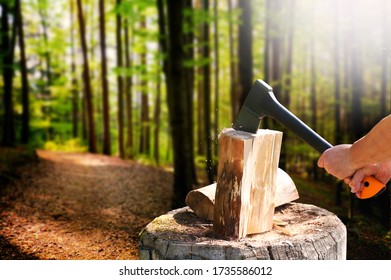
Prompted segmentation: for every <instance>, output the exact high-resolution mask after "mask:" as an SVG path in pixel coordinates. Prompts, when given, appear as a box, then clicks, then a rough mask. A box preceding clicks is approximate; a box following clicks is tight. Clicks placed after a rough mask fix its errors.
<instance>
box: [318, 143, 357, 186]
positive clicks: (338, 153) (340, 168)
mask: <svg viewBox="0 0 391 280" xmlns="http://www.w3.org/2000/svg"><path fill="white" fill-rule="evenodd" d="M351 146H352V145H350V144H342V145H337V146H334V147H332V148H330V149H327V150H326V151H325V152H324V153H323V154H322V155H321V156H320V158H319V160H318V166H319V167H321V168H324V169H325V170H326V171H327V172H328V173H329V174H331V175H333V176H335V177H337V178H338V179H345V178H349V177H351V176H352V175H353V174H354V173H355V172H356V168H355V167H354V166H353V164H352V162H351V160H350V147H351Z"/></svg>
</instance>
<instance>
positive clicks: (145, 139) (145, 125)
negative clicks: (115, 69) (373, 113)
mask: <svg viewBox="0 0 391 280" xmlns="http://www.w3.org/2000/svg"><path fill="white" fill-rule="evenodd" d="M146 28H147V24H146V19H145V17H142V18H141V22H140V30H146ZM141 65H142V66H143V70H142V73H141V133H140V153H145V154H147V155H149V154H150V150H151V142H150V141H151V124H150V119H149V105H148V103H149V96H148V77H147V75H148V72H147V46H146V45H145V46H144V50H143V52H142V54H141Z"/></svg>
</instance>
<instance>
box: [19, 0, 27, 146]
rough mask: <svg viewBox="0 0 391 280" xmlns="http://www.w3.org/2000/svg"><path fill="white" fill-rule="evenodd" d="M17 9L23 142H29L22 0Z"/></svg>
mask: <svg viewBox="0 0 391 280" xmlns="http://www.w3.org/2000/svg"><path fill="white" fill-rule="evenodd" d="M15 5H16V9H17V17H16V18H17V20H18V22H17V25H18V31H19V32H18V36H19V48H20V72H21V78H22V132H21V142H22V143H23V144H27V143H28V142H29V139H30V109H29V106H30V105H29V104H30V102H29V82H28V75H27V66H26V48H25V43H24V30H23V17H22V7H21V3H20V0H16V1H15Z"/></svg>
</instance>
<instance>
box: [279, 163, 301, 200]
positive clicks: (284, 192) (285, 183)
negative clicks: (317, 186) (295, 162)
mask: <svg viewBox="0 0 391 280" xmlns="http://www.w3.org/2000/svg"><path fill="white" fill-rule="evenodd" d="M298 198H299V192H298V191H297V188H296V185H295V182H293V180H292V178H291V176H289V175H288V173H286V172H285V171H284V170H282V169H281V168H278V170H277V178H276V194H275V196H274V202H275V204H276V207H278V206H281V205H284V204H285V203H289V202H292V201H294V200H296V199H298Z"/></svg>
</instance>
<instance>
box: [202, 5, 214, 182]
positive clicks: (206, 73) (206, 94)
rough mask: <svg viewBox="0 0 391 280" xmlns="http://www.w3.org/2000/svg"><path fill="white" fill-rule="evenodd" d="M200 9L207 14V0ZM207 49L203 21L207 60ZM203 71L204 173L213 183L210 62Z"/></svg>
mask: <svg viewBox="0 0 391 280" xmlns="http://www.w3.org/2000/svg"><path fill="white" fill-rule="evenodd" d="M202 9H203V11H204V13H205V15H208V14H209V0H203V2H202ZM209 53H210V49H209V23H208V22H207V21H205V22H203V48H202V58H203V59H204V60H207V59H209V58H210V54H209ZM202 73H203V81H204V83H203V101H204V104H203V105H204V110H203V111H204V130H205V131H204V137H205V138H204V142H205V148H206V174H207V176H208V180H209V183H213V180H214V177H213V169H212V141H211V117H210V116H211V110H210V109H211V104H210V103H211V102H210V101H211V96H210V95H211V91H210V64H209V63H207V64H205V65H204V66H203V68H202Z"/></svg>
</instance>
